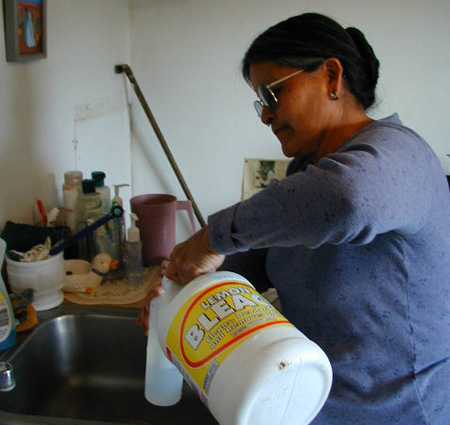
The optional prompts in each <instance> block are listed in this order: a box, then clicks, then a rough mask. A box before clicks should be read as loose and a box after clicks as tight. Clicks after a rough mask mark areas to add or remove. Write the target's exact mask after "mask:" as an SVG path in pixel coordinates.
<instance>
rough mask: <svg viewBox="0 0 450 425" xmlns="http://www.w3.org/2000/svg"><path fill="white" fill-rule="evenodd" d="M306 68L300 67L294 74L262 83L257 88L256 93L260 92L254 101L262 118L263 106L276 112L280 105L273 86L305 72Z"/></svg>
mask: <svg viewBox="0 0 450 425" xmlns="http://www.w3.org/2000/svg"><path fill="white" fill-rule="evenodd" d="M303 71H304V69H299V70H298V71H295V72H293V73H292V74H289V75H286V76H285V77H282V78H280V79H279V80H276V81H273V82H272V83H270V84H262V85H260V86H259V87H258V88H257V89H256V93H258V97H259V99H258V100H255V101H254V102H253V105H254V106H255V109H256V113H257V114H258V116H259V117H260V118H261V115H262V112H263V108H264V107H266V108H268V109H269V110H270V111H271V112H275V110H276V109H277V106H278V98H277V96H276V95H275V93H274V92H273V90H272V88H274V87H276V86H278V85H279V84H281V83H283V82H284V81H286V80H288V79H289V78H292V77H294V76H295V75H297V74H300V73H301V72H303Z"/></svg>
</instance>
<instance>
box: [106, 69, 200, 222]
mask: <svg viewBox="0 0 450 425" xmlns="http://www.w3.org/2000/svg"><path fill="white" fill-rule="evenodd" d="M114 70H115V72H116V73H117V74H125V75H126V76H127V77H128V80H129V81H130V83H131V85H132V86H133V89H134V92H135V93H136V96H137V98H138V99H139V102H140V103H141V106H142V109H143V110H144V112H145V115H147V118H148V120H149V121H150V124H151V126H152V128H153V131H154V132H155V134H156V137H157V138H158V140H159V143H160V144H161V147H162V148H163V151H164V153H165V154H166V157H167V159H168V160H169V162H170V165H171V166H172V169H173V171H174V173H175V175H176V176H177V179H178V181H179V183H180V185H181V187H182V188H183V191H184V194H185V195H186V197H187V198H188V199H189V200H190V201H191V203H192V208H193V210H194V213H195V216H196V217H197V220H198V222H199V223H200V226H201V227H205V226H206V222H205V220H204V219H203V216H202V213H201V212H200V210H199V209H198V206H197V203H196V202H195V200H194V197H193V196H192V193H191V191H190V190H189V187H188V185H187V184H186V181H185V180H184V177H183V175H182V174H181V171H180V169H179V167H178V165H177V163H176V161H175V158H174V156H173V155H172V152H171V151H170V149H169V146H168V145H167V142H166V139H165V138H164V136H163V134H162V133H161V130H160V128H159V126H158V123H157V122H156V119H155V117H154V116H153V113H152V111H151V109H150V107H149V106H148V103H147V101H146V100H145V97H144V95H143V93H142V91H141V89H140V87H139V84H138V82H137V81H136V78H135V77H134V74H133V71H132V70H131V68H130V66H129V65H127V64H121V65H116V66H115V67H114Z"/></svg>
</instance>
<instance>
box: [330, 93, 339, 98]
mask: <svg viewBox="0 0 450 425" xmlns="http://www.w3.org/2000/svg"><path fill="white" fill-rule="evenodd" d="M330 99H331V100H338V99H339V97H338V95H337V93H336V92H335V91H332V92H331V93H330Z"/></svg>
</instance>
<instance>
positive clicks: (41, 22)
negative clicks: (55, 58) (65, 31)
mask: <svg viewBox="0 0 450 425" xmlns="http://www.w3.org/2000/svg"><path fill="white" fill-rule="evenodd" d="M3 10H4V18H5V46H6V60H7V61H8V62H27V61H30V60H34V59H41V58H45V57H46V56H47V46H46V44H47V37H46V33H47V25H46V0H3Z"/></svg>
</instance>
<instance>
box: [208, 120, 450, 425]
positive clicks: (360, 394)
mask: <svg viewBox="0 0 450 425" xmlns="http://www.w3.org/2000/svg"><path fill="white" fill-rule="evenodd" d="M208 224H209V232H210V241H211V244H212V246H213V247H214V248H215V249H216V250H218V251H219V252H221V253H224V254H227V255H228V257H227V260H226V262H225V264H224V268H225V269H228V270H232V271H235V272H238V273H241V274H243V275H245V276H246V277H248V278H249V279H250V281H252V283H253V284H254V285H255V286H256V287H257V288H258V289H260V290H263V289H265V288H266V287H267V286H274V287H275V288H276V289H277V290H278V292H279V295H280V299H281V303H282V307H283V311H284V314H285V316H286V317H287V318H288V319H289V320H290V321H291V322H292V323H294V324H295V325H296V326H297V327H298V328H299V329H300V330H301V331H302V332H303V333H304V334H305V335H306V336H308V337H309V338H310V339H312V340H313V341H315V342H316V343H318V344H319V345H320V346H321V347H322V349H323V350H324V351H325V352H326V353H327V355H328V356H329V358H330V360H331V363H332V366H333V372H334V383H333V387H332V391H331V394H330V397H329V399H328V401H327V402H326V404H325V406H324V408H323V409H322V411H321V412H320V413H319V415H318V416H317V418H316V419H315V420H314V421H313V425H344V424H345V425H357V424H361V425H380V424H385V425H387V424H399V425H449V424H450V194H449V190H448V185H447V182H446V180H445V175H444V173H443V171H442V169H441V166H440V164H439V161H438V159H437V158H436V156H435V155H434V154H433V152H432V150H431V149H430V147H429V146H428V145H427V144H426V143H425V142H424V140H423V139H422V138H421V137H419V136H418V135H417V134H416V133H415V132H413V131H412V130H410V129H408V128H407V127H405V126H403V125H402V123H401V122H400V120H399V118H398V116H397V115H393V116H390V117H388V118H385V119H383V120H379V121H375V122H373V123H372V124H370V125H369V126H367V127H365V128H364V129H363V130H362V131H361V132H359V133H358V134H357V135H356V136H354V137H353V138H352V139H351V140H349V141H348V142H347V143H346V144H345V145H344V146H343V147H342V148H341V149H340V150H339V151H338V152H336V153H333V154H330V155H328V156H326V157H324V158H322V159H321V160H320V161H319V162H318V163H316V164H308V163H307V162H305V161H301V160H298V159H296V160H294V161H293V162H292V163H291V164H290V167H289V170H288V177H286V178H285V179H284V180H282V181H279V182H274V183H272V184H271V185H270V186H269V187H268V188H266V189H265V190H263V191H261V192H259V193H258V194H256V195H255V196H253V197H252V198H251V199H249V200H246V201H244V202H240V203H238V204H236V205H233V206H231V207H229V208H227V209H224V210H222V211H219V212H218V213H216V214H214V215H212V216H210V217H209V220H208ZM232 254H234V255H232Z"/></svg>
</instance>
